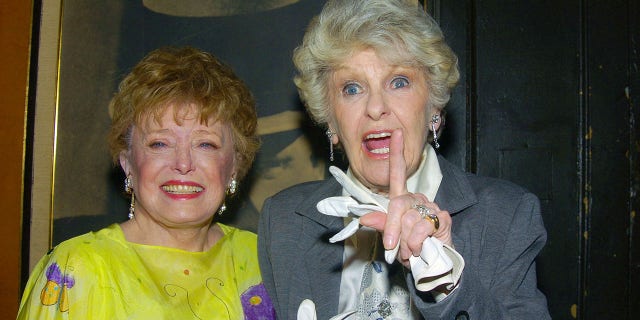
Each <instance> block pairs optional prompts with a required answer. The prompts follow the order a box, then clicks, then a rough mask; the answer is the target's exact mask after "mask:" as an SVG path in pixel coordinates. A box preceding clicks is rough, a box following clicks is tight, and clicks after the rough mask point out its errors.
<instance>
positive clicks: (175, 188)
mask: <svg viewBox="0 0 640 320" xmlns="http://www.w3.org/2000/svg"><path fill="white" fill-rule="evenodd" d="M162 190H164V191H166V192H170V193H181V194H182V193H198V192H202V190H203V189H202V187H196V186H185V185H173V184H172V185H168V186H162Z"/></svg>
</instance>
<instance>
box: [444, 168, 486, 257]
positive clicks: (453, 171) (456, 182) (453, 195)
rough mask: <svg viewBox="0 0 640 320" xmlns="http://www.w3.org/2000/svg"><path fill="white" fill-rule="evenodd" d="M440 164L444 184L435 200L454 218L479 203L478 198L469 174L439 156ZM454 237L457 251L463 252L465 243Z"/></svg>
mask: <svg viewBox="0 0 640 320" xmlns="http://www.w3.org/2000/svg"><path fill="white" fill-rule="evenodd" d="M438 163H439V165H440V170H441V171H442V182H440V187H439V188H438V193H437V194H436V198H435V202H436V203H437V204H438V206H439V207H440V208H441V209H443V210H447V211H449V213H450V214H451V215H452V216H454V215H456V214H458V213H459V212H460V211H462V210H464V209H466V208H468V207H470V206H472V205H474V204H476V203H478V198H477V197H476V194H475V192H474V191H473V188H472V187H471V185H470V184H469V181H468V180H467V176H466V175H467V174H466V173H465V172H464V171H462V170H460V169H458V168H457V167H455V166H454V165H453V164H451V163H449V161H447V160H445V159H444V158H443V157H442V156H438ZM452 236H453V244H454V246H455V248H456V251H458V252H463V251H464V246H465V243H464V242H463V241H462V240H461V239H460V238H459V237H457V236H456V235H455V234H453V235H452Z"/></svg>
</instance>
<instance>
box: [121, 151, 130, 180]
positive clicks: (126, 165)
mask: <svg viewBox="0 0 640 320" xmlns="http://www.w3.org/2000/svg"><path fill="white" fill-rule="evenodd" d="M128 155H129V152H128V151H121V152H120V155H119V156H118V158H119V161H120V167H121V168H122V171H124V175H125V176H127V177H128V176H129V174H131V163H130V162H129V157H128Z"/></svg>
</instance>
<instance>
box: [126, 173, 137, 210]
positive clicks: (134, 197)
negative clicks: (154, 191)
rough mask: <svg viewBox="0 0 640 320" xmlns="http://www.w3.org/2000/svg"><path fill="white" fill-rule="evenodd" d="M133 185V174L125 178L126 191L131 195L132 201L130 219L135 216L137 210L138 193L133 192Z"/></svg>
mask: <svg viewBox="0 0 640 320" xmlns="http://www.w3.org/2000/svg"><path fill="white" fill-rule="evenodd" d="M131 186H132V184H131V176H127V177H126V178H125V179H124V192H126V193H127V194H130V195H131V203H130V204H129V220H131V219H133V218H134V217H135V216H134V213H135V211H136V207H135V204H136V194H135V193H133V188H132V187H131Z"/></svg>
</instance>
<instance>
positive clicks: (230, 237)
mask: <svg viewBox="0 0 640 320" xmlns="http://www.w3.org/2000/svg"><path fill="white" fill-rule="evenodd" d="M219 226H220V228H222V230H223V232H224V236H223V237H222V239H220V240H219V241H218V242H217V243H216V244H215V245H214V246H213V247H212V248H211V249H210V250H209V251H206V252H189V251H183V250H179V249H173V248H166V247H159V246H150V245H141V244H135V243H131V242H127V241H126V240H125V238H124V234H123V233H122V229H120V226H119V225H117V224H114V225H111V226H109V227H107V228H105V229H102V230H100V231H98V232H90V233H87V234H84V235H81V236H78V237H75V238H73V239H70V240H67V241H65V242H62V243H61V244H60V245H58V246H56V247H55V248H54V249H53V250H52V251H50V252H49V253H48V254H47V255H46V256H44V257H43V258H42V260H40V262H39V263H38V265H37V266H36V267H35V269H34V270H33V272H32V273H31V277H30V278H29V282H28V283H27V286H26V289H25V291H24V295H23V297H22V302H21V303H20V311H19V313H18V319H83V320H89V319H275V311H274V309H273V305H272V303H271V300H270V299H269V297H268V296H267V293H266V290H265V288H264V286H263V285H262V278H261V276H260V270H259V268H258V258H257V251H256V250H257V249H256V235H255V234H254V233H251V232H248V231H243V230H239V229H236V228H233V227H229V226H225V225H222V224H219Z"/></svg>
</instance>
